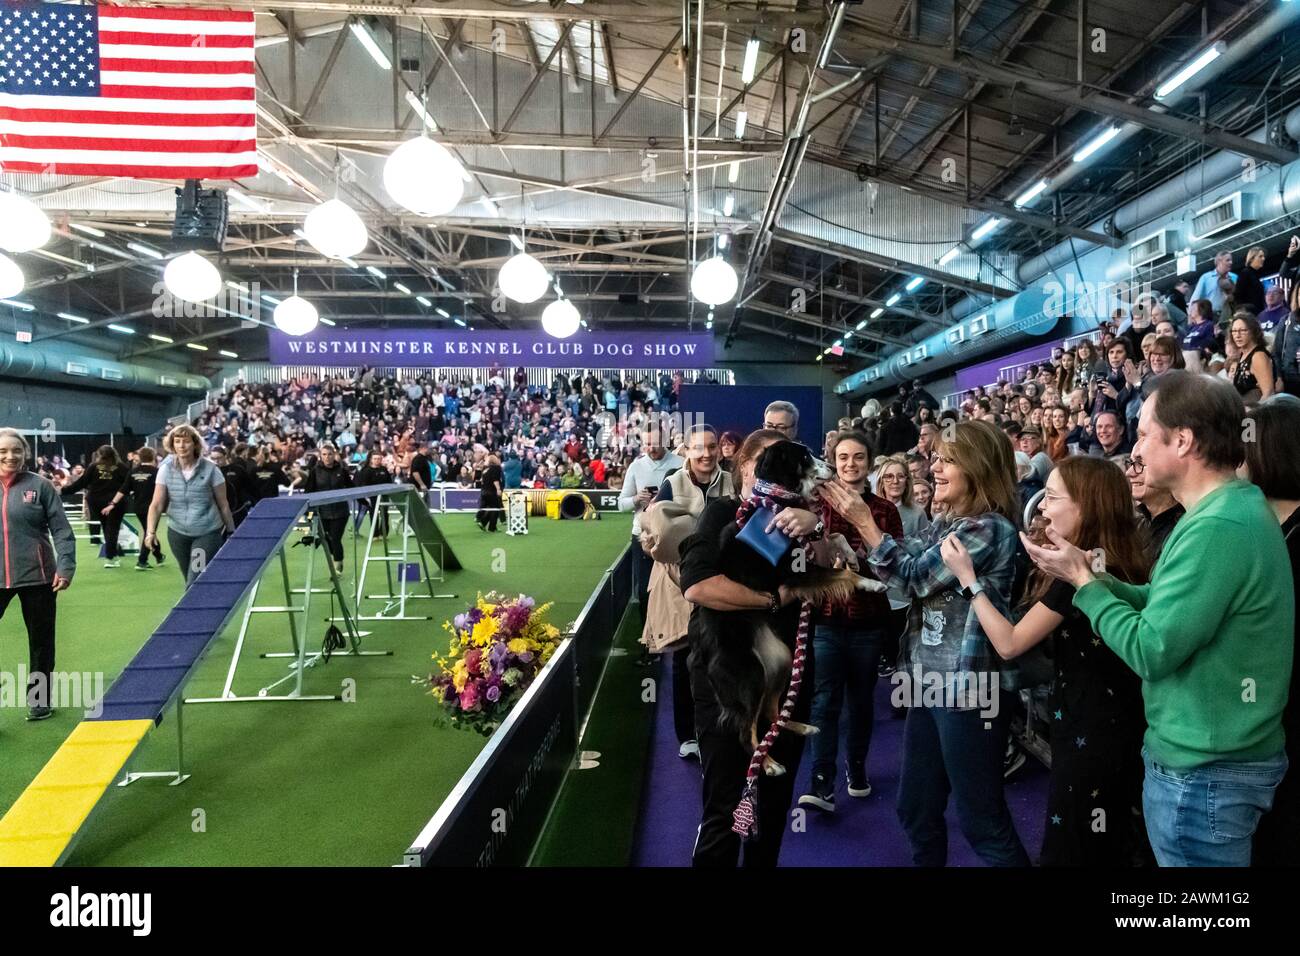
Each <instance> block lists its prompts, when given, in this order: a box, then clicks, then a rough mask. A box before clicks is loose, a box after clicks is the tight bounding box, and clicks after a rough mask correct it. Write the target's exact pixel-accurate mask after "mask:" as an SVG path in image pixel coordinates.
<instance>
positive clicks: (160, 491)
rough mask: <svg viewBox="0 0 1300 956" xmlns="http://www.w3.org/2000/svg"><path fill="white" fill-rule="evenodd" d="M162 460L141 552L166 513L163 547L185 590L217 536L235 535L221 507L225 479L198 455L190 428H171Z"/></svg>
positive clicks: (200, 444) (200, 447)
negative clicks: (166, 547)
mask: <svg viewBox="0 0 1300 956" xmlns="http://www.w3.org/2000/svg"><path fill="white" fill-rule="evenodd" d="M163 449H164V450H166V451H167V452H168V457H167V458H166V459H164V460H163V463H162V464H161V465H160V466H159V468H158V477H157V479H156V482H155V485H154V492H153V501H152V502H150V504H149V521H148V527H147V529H146V534H145V537H144V545H143V547H145V548H150V549H151V548H153V547H154V545H155V544H157V541H158V519H159V518H161V517H162V514H163V512H164V511H165V512H166V513H167V543H168V544H170V545H171V549H172V553H173V554H174V555H176V559H177V560H176V563H177V565H179V566H180V570H181V574H182V575H184V576H185V586H186V587H189V586H190V585H191V584H193V583H194V579H195V578H197V577H198V576H199V575H200V574H201V573H202V572H203V569H204V568H206V567H207V566H208V562H209V561H211V560H212V558H213V556H214V555H216V553H217V550H218V549H219V548H220V547H221V541H222V532H223V531H226V532H232V531H234V530H235V522H234V519H233V518H232V517H231V515H230V505H229V504H227V502H226V479H225V478H224V477H223V476H222V474H221V469H220V468H218V467H217V466H216V465H214V464H213V463H212V462H211V461H209V460H208V459H207V458H204V457H203V453H204V452H205V451H207V446H206V445H205V444H204V441H203V438H202V436H200V435H199V433H198V431H196V430H195V429H194V428H193V427H192V426H190V425H177V426H176V427H175V428H173V429H172V430H171V431H169V432H168V433H167V437H166V438H164V439H163Z"/></svg>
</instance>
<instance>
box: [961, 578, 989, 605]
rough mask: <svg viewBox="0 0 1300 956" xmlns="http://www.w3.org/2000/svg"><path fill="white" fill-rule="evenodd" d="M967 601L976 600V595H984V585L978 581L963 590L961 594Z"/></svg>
mask: <svg viewBox="0 0 1300 956" xmlns="http://www.w3.org/2000/svg"><path fill="white" fill-rule="evenodd" d="M959 593H960V594H961V596H962V597H964V598H965V599H966V600H967V601H973V600H975V595H977V594H983V593H984V585H982V584H980V583H979V582H978V581H976V582H975V583H974V584H972V585H971V586H970V587H968V588H962V589H961V591H960V592H959Z"/></svg>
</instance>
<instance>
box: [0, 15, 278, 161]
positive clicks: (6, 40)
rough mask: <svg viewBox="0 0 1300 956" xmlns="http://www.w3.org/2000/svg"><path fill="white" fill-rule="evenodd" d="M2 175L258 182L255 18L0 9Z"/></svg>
mask: <svg viewBox="0 0 1300 956" xmlns="http://www.w3.org/2000/svg"><path fill="white" fill-rule="evenodd" d="M0 11H2V12H0V169H3V170H5V171H12V172H35V173H57V174H61V175H68V176H124V177H136V178H151V179H236V178H241V177H245V176H255V175H257V169H258V166H257V105H256V100H255V95H256V74H255V72H254V66H253V53H254V51H253V35H254V27H253V13H252V11H235V10H198V9H171V8H166V7H116V6H107V5H99V6H93V5H87V6H74V5H70V4H59V3H4V4H3V5H2V6H0Z"/></svg>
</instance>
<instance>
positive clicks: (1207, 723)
mask: <svg viewBox="0 0 1300 956" xmlns="http://www.w3.org/2000/svg"><path fill="white" fill-rule="evenodd" d="M1245 414H1246V413H1245V407H1244V406H1243V405H1242V402H1241V398H1240V397H1239V396H1238V395H1237V392H1236V390H1235V389H1234V388H1233V387H1232V386H1231V385H1230V384H1228V383H1227V382H1225V381H1221V380H1217V379H1212V378H1210V377H1208V376H1204V375H1196V374H1193V373H1191V372H1186V371H1173V372H1167V373H1166V374H1165V375H1163V376H1161V377H1160V379H1159V383H1158V385H1157V389H1156V391H1155V392H1154V393H1153V395H1152V397H1150V398H1148V399H1147V400H1146V401H1145V402H1144V403H1143V405H1142V415H1141V418H1140V419H1139V422H1138V441H1137V444H1136V445H1135V446H1134V448H1133V458H1134V460H1135V461H1139V462H1141V463H1142V465H1143V466H1144V467H1145V477H1146V482H1147V485H1148V486H1151V487H1156V488H1161V489H1164V490H1167V491H1168V492H1169V493H1170V494H1172V495H1173V496H1174V498H1175V499H1177V500H1178V502H1179V504H1181V505H1182V506H1183V507H1184V508H1186V509H1187V513H1186V515H1184V516H1183V518H1182V520H1181V521H1179V522H1178V524H1177V525H1176V526H1175V527H1174V530H1173V531H1172V532H1171V533H1170V535H1169V538H1168V539H1167V541H1166V542H1165V547H1164V551H1163V552H1162V554H1161V557H1160V561H1159V562H1158V563H1157V564H1156V566H1155V569H1154V570H1153V571H1152V573H1151V583H1150V584H1146V585H1142V586H1134V585H1130V584H1124V583H1123V582H1121V581H1117V580H1115V579H1114V578H1112V577H1110V576H1108V575H1106V574H1104V573H1099V572H1102V570H1103V567H1104V565H1103V562H1104V559H1105V555H1103V554H1096V553H1094V554H1090V553H1086V552H1084V551H1081V550H1080V549H1078V548H1076V547H1074V546H1073V545H1071V544H1069V542H1067V541H1065V539H1063V538H1061V537H1060V536H1059V535H1057V534H1055V533H1054V532H1053V531H1051V530H1050V529H1049V530H1048V537H1049V538H1050V540H1051V541H1052V545H1053V546H1048V547H1037V546H1035V545H1033V544H1032V543H1030V542H1029V541H1028V540H1027V539H1026V541H1025V546H1026V548H1027V549H1028V550H1029V553H1030V556H1031V557H1032V558H1033V559H1034V561H1035V562H1036V563H1037V564H1038V566H1039V567H1040V568H1042V569H1043V570H1044V571H1046V572H1048V573H1049V574H1051V575H1052V576H1054V577H1057V578H1061V579H1062V580H1065V581H1069V582H1070V583H1071V584H1073V585H1074V586H1075V588H1076V589H1077V590H1076V592H1075V596H1074V604H1075V606H1076V607H1078V608H1079V609H1080V610H1081V611H1083V613H1084V614H1086V615H1087V616H1088V619H1089V621H1091V622H1092V626H1093V629H1094V630H1095V631H1096V632H1097V634H1098V635H1100V637H1101V638H1102V640H1104V641H1105V642H1106V644H1107V645H1109V646H1110V647H1111V648H1112V649H1113V650H1114V651H1115V653H1116V654H1118V655H1119V656H1120V658H1121V659H1122V660H1123V661H1124V662H1125V663H1127V664H1128V665H1129V666H1130V667H1131V668H1133V670H1134V672H1135V673H1137V675H1138V676H1139V677H1141V678H1142V696H1143V699H1144V701H1145V705H1146V716H1147V725H1148V726H1147V731H1146V737H1145V740H1144V746H1143V749H1142V757H1143V761H1144V762H1145V764H1146V781H1145V784H1144V786H1143V792H1142V805H1143V810H1144V812H1145V815H1146V824H1147V834H1148V835H1149V836H1150V838H1151V846H1152V849H1153V850H1154V851H1155V854H1156V859H1157V860H1158V861H1159V863H1160V865H1161V866H1249V865H1250V848H1251V836H1252V835H1253V833H1254V832H1255V826H1256V824H1257V823H1258V822H1259V818H1260V817H1261V816H1262V815H1263V814H1264V813H1265V812H1266V811H1267V810H1268V809H1269V808H1270V807H1271V806H1272V804H1273V793H1274V791H1275V790H1276V789H1277V785H1278V783H1280V782H1281V780H1282V776H1283V774H1285V772H1286V768H1287V761H1286V755H1285V753H1284V750H1283V743H1284V738H1283V733H1282V710H1283V708H1284V707H1285V706H1286V702H1287V694H1288V690H1289V686H1290V679H1291V665H1292V656H1293V651H1294V647H1293V640H1294V621H1295V598H1294V595H1293V593H1292V591H1291V589H1290V588H1280V587H1278V586H1277V581H1278V580H1279V577H1278V576H1279V575H1281V574H1283V573H1284V572H1285V571H1286V569H1287V568H1288V567H1289V561H1290V559H1289V557H1288V555H1287V550H1286V544H1285V543H1284V541H1283V539H1282V532H1281V529H1280V528H1279V526H1278V523H1277V518H1276V517H1275V516H1274V515H1273V513H1272V512H1271V511H1270V510H1269V506H1268V504H1267V503H1266V502H1265V500H1264V496H1263V495H1262V494H1261V493H1260V491H1259V489H1258V488H1256V487H1255V486H1254V485H1251V484H1249V483H1248V482H1245V481H1241V480H1239V479H1237V477H1236V468H1237V466H1238V465H1240V464H1241V462H1242V460H1243V458H1244V455H1245V446H1244V444H1243V440H1251V439H1252V437H1253V436H1252V435H1251V434H1250V429H1249V426H1248V423H1247V422H1246V421H1245Z"/></svg>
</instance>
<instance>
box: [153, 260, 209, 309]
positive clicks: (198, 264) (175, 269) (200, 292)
mask: <svg viewBox="0 0 1300 956" xmlns="http://www.w3.org/2000/svg"><path fill="white" fill-rule="evenodd" d="M163 285H165V286H166V287H167V291H168V292H170V293H171V294H172V295H174V296H176V298H178V299H181V300H182V301H185V302H204V301H206V300H208V299H211V298H212V297H214V296H215V295H216V294H217V293H218V292H220V291H221V273H220V272H218V271H217V267H216V266H214V265H213V264H212V263H211V262H209V261H208V260H207V259H204V258H203V257H202V256H201V255H199V254H198V253H197V252H187V253H185V255H183V256H177V257H176V258H175V259H173V260H172V261H171V262H169V263H167V268H166V269H164V270H163Z"/></svg>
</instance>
